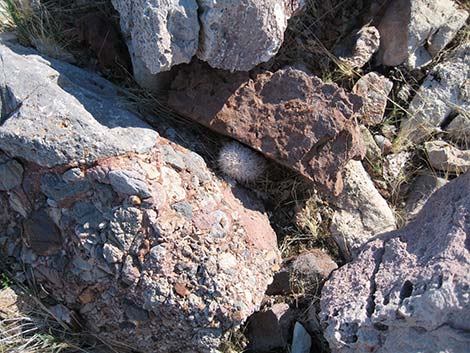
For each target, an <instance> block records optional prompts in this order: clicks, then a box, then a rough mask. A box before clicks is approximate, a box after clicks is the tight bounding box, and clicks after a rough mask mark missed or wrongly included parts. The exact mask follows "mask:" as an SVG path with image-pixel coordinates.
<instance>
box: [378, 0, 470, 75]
mask: <svg viewBox="0 0 470 353" xmlns="http://www.w3.org/2000/svg"><path fill="white" fill-rule="evenodd" d="M467 17H468V13H467V11H465V10H461V9H458V8H457V5H456V4H455V3H454V2H453V1H452V0H397V1H390V2H389V5H388V7H387V9H386V11H385V15H384V16H383V18H382V20H381V21H380V24H379V26H378V29H379V32H380V37H381V41H380V50H379V54H378V56H379V60H380V61H381V63H383V64H384V65H388V66H397V65H400V64H402V63H406V65H407V66H408V67H409V68H411V69H414V68H419V67H421V66H423V65H426V64H428V63H429V62H430V61H431V60H432V58H433V57H435V56H436V55H437V54H438V53H439V52H440V51H441V50H442V49H444V48H445V47H446V46H447V44H449V43H450V41H451V40H452V39H453V37H454V36H455V34H456V33H457V31H458V30H459V29H460V28H461V27H462V26H463V25H465V21H466V19H467Z"/></svg>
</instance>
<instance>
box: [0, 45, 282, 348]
mask: <svg viewBox="0 0 470 353" xmlns="http://www.w3.org/2000/svg"><path fill="white" fill-rule="evenodd" d="M0 59H1V60H0V65H1V68H2V72H8V73H9V74H8V75H6V76H1V78H0V89H1V92H2V97H1V102H2V120H1V122H2V123H1V125H0V180H1V181H2V182H1V187H0V253H1V254H2V256H3V258H4V259H10V262H12V263H13V264H19V267H20V268H19V270H20V272H21V273H23V272H22V269H23V266H24V267H25V268H26V269H27V270H26V272H25V274H26V276H29V277H31V278H30V279H31V280H32V278H34V282H35V283H37V284H38V285H41V286H43V287H44V288H45V289H46V290H47V292H48V293H50V296H51V299H53V300H55V301H57V302H58V303H60V304H63V305H65V306H66V307H67V308H69V309H71V310H74V311H76V312H78V313H79V314H80V315H81V317H83V319H84V320H83V322H84V323H85V324H86V326H87V327H88V328H89V329H91V330H92V331H93V332H95V333H97V334H98V335H99V337H101V339H104V340H108V341H112V342H122V343H126V344H128V345H131V346H132V347H135V348H136V349H138V350H139V351H143V352H162V353H163V352H165V353H168V352H188V353H189V352H211V351H213V350H214V349H216V348H217V346H218V344H219V343H220V339H221V338H222V336H223V334H224V331H225V330H226V329H228V328H231V327H234V326H237V325H239V324H240V323H241V322H243V321H244V320H245V319H246V318H247V317H248V316H249V315H250V314H251V313H253V312H254V311H255V310H256V308H257V307H258V306H259V304H260V302H261V299H262V297H263V294H264V291H265V289H266V287H267V285H268V284H269V282H270V281H271V277H272V273H273V271H274V270H276V269H277V268H278V265H277V264H278V261H279V255H278V250H277V247H276V236H275V234H274V232H273V230H272V229H271V228H270V226H269V222H268V219H267V217H266V216H265V215H263V213H261V212H260V211H258V210H259V209H260V206H259V205H258V204H257V203H256V202H255V201H253V200H252V199H250V198H249V197H248V196H247V195H246V192H245V191H243V190H241V189H238V188H236V187H231V186H230V185H227V184H226V183H222V182H221V181H219V180H218V179H217V178H216V177H215V176H214V175H213V174H212V173H211V172H210V171H209V169H208V168H207V166H206V164H205V162H204V160H203V159H202V157H200V156H199V155H197V154H196V153H194V152H191V151H188V150H186V149H184V148H182V147H181V146H179V145H176V144H174V143H171V142H170V141H168V140H166V139H164V138H161V137H159V135H158V134H157V133H156V132H155V131H154V130H152V129H151V128H150V127H149V126H148V125H146V124H145V123H144V122H142V121H140V120H139V119H138V117H137V116H136V115H134V114H132V113H130V112H129V111H127V110H125V109H124V108H122V107H123V105H124V103H125V102H124V101H122V99H120V98H118V97H119V96H118V93H119V92H118V91H117V89H116V88H114V87H113V86H112V85H111V84H109V83H107V82H106V81H104V80H102V79H100V78H98V77H97V76H95V75H93V74H90V73H87V72H85V71H83V70H79V69H77V68H74V67H72V66H70V65H68V64H62V63H59V62H56V61H54V60H49V59H46V58H42V57H40V56H38V55H36V54H35V53H34V52H31V51H26V50H24V49H23V48H21V47H15V46H12V47H11V48H8V47H6V46H4V45H0ZM2 151H3V152H2Z"/></svg>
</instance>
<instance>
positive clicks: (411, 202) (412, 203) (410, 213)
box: [405, 172, 447, 220]
mask: <svg viewBox="0 0 470 353" xmlns="http://www.w3.org/2000/svg"><path fill="white" fill-rule="evenodd" d="M429 173H430V172H429ZM446 184H447V180H446V179H444V178H439V177H438V176H436V175H432V174H427V173H426V174H421V175H420V176H418V177H417V178H416V179H415V180H414V181H413V183H412V184H411V185H410V193H409V195H408V197H407V199H406V205H405V217H406V218H407V219H408V220H410V219H413V218H415V217H416V216H417V214H418V213H419V211H421V209H422V208H423V206H424V205H425V204H426V201H427V200H428V199H429V198H430V197H431V196H432V194H434V193H435V192H436V191H437V190H439V189H440V188H441V187H443V186H444V185H446Z"/></svg>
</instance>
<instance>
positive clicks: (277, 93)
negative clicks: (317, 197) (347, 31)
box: [169, 63, 365, 194]
mask: <svg viewBox="0 0 470 353" xmlns="http://www.w3.org/2000/svg"><path fill="white" fill-rule="evenodd" d="M201 102H205V104H201ZM169 104H170V106H171V107H172V108H173V109H175V110H176V111H177V112H179V113H181V114H183V115H185V116H187V117H188V118H191V119H193V120H195V121H197V122H199V123H201V124H203V125H205V126H207V127H209V128H211V129H213V130H215V131H217V132H220V133H222V134H225V135H228V136H230V137H233V138H235V139H237V140H239V141H240V142H243V143H245V144H246V145H248V146H250V147H252V148H253V149H255V150H257V151H259V152H261V153H262V154H264V155H265V156H266V157H268V158H271V159H273V160H275V161H277V162H279V163H281V164H283V165H285V166H287V167H289V168H292V169H293V170H296V171H298V172H300V173H301V174H303V175H304V176H306V177H308V178H309V179H311V180H313V181H314V182H316V183H317V184H318V185H320V186H323V188H324V189H327V190H329V191H332V192H334V193H335V194H337V193H339V192H340V191H341V190H342V187H343V180H342V176H341V171H342V169H343V167H344V165H345V164H346V163H347V162H348V161H349V160H350V159H353V158H362V157H363V155H364V153H365V148H364V146H363V144H362V141H361V137H360V132H359V129H358V128H357V125H356V123H355V120H354V116H355V114H356V113H357V112H358V111H359V110H360V108H361V100H360V98H359V97H357V96H355V95H349V94H347V93H346V92H344V90H342V89H341V88H339V87H337V86H336V85H333V84H324V83H323V82H322V81H321V80H320V79H318V78H317V77H315V76H310V75H308V74H306V73H305V72H303V71H299V70H296V69H293V68H288V69H285V70H280V71H277V72H276V73H271V72H263V73H260V74H258V75H257V76H256V77H254V78H250V77H249V75H248V73H236V74H228V73H227V72H224V71H220V70H210V69H208V68H207V67H206V66H204V65H201V64H199V63H195V64H194V65H190V66H188V67H186V68H185V69H182V70H181V71H180V72H179V74H178V76H177V77H176V79H175V81H174V82H173V85H172V90H171V91H170V98H169Z"/></svg>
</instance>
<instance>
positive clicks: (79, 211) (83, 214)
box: [71, 201, 104, 229]
mask: <svg viewBox="0 0 470 353" xmlns="http://www.w3.org/2000/svg"><path fill="white" fill-rule="evenodd" d="M71 216H72V217H73V218H74V219H75V220H76V221H77V222H78V223H79V224H81V225H87V226H88V227H91V228H95V229H97V228H98V227H99V225H100V224H101V223H102V222H103V221H104V217H103V215H102V214H101V212H100V211H99V210H98V209H97V208H96V207H95V206H94V205H93V204H92V203H91V202H85V201H79V202H76V203H75V204H74V205H73V207H72V212H71Z"/></svg>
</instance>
